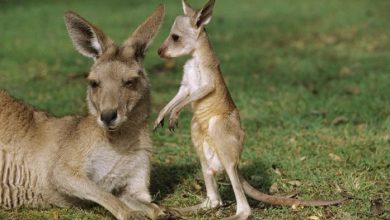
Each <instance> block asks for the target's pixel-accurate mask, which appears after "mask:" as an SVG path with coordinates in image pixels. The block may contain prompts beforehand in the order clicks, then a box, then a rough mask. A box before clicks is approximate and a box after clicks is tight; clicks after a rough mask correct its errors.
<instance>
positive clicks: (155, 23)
mask: <svg viewBox="0 0 390 220" xmlns="http://www.w3.org/2000/svg"><path fill="white" fill-rule="evenodd" d="M163 17H164V6H163V5H162V4H160V5H159V6H158V7H157V9H156V10H155V11H154V12H153V14H152V15H150V16H149V17H148V18H147V19H146V20H145V21H144V22H143V23H142V24H141V25H139V26H138V28H137V29H136V30H135V31H134V33H133V34H132V35H131V37H130V38H129V39H127V40H126V41H125V42H124V43H123V53H124V55H125V56H128V57H134V58H135V59H136V60H137V61H142V60H143V59H144V57H145V53H146V50H147V49H148V47H149V46H150V44H151V43H152V41H153V39H154V37H155V36H156V34H157V32H158V30H159V29H160V26H161V23H162V20H163Z"/></svg>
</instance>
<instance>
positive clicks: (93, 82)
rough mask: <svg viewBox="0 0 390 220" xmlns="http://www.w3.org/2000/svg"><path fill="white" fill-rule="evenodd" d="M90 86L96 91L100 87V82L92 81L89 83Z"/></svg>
mask: <svg viewBox="0 0 390 220" xmlns="http://www.w3.org/2000/svg"><path fill="white" fill-rule="evenodd" d="M89 86H91V88H93V89H95V88H97V87H99V86H100V84H99V82H98V81H95V80H91V81H89Z"/></svg>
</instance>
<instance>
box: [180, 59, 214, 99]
mask: <svg viewBox="0 0 390 220" xmlns="http://www.w3.org/2000/svg"><path fill="white" fill-rule="evenodd" d="M208 82H209V79H208V76H207V75H206V74H204V73H202V69H201V67H200V62H199V61H198V60H197V59H196V58H193V59H190V60H188V61H187V62H186V64H185V65H184V76H183V81H182V85H183V86H186V87H187V88H188V89H189V90H190V92H194V91H196V90H197V89H199V88H200V87H202V86H203V85H205V84H207V83H208Z"/></svg>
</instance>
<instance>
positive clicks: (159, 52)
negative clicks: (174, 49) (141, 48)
mask: <svg viewBox="0 0 390 220" xmlns="http://www.w3.org/2000/svg"><path fill="white" fill-rule="evenodd" d="M165 50H166V47H164V46H162V47H160V48H159V49H158V51H157V53H158V55H159V56H160V57H164V56H165Z"/></svg>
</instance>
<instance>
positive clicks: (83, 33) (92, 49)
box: [64, 11, 110, 59]
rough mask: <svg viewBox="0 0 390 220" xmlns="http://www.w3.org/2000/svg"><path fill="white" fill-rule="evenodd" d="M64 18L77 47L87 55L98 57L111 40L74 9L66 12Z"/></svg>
mask: <svg viewBox="0 0 390 220" xmlns="http://www.w3.org/2000/svg"><path fill="white" fill-rule="evenodd" d="M64 18H65V24H66V28H67V29H68V33H69V36H70V38H71V39H72V41H73V45H74V46H75V47H76V49H77V50H78V51H79V52H80V53H81V54H83V55H85V56H87V57H92V58H94V59H96V58H98V57H99V56H100V55H101V54H102V53H103V52H104V50H105V49H106V47H107V44H108V43H109V41H110V40H109V39H108V38H107V37H106V35H105V34H104V33H103V32H102V31H101V30H99V29H98V28H97V27H95V26H94V25H92V24H91V23H89V22H88V21H87V20H85V19H84V18H82V17H81V16H80V15H78V14H76V13H74V12H72V11H67V12H65V16H64Z"/></svg>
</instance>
